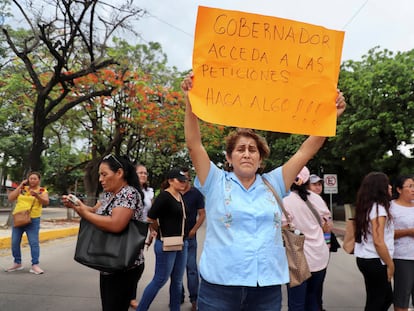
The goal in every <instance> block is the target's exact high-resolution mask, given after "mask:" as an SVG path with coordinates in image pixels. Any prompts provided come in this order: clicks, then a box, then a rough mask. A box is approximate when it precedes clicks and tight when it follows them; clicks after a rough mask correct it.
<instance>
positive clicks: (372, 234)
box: [354, 172, 394, 311]
mask: <svg viewBox="0 0 414 311" xmlns="http://www.w3.org/2000/svg"><path fill="white" fill-rule="evenodd" d="M391 189H392V188H391V185H390V183H389V179H388V177H387V175H385V174H384V173H381V172H371V173H369V174H368V175H366V176H365V177H364V179H363V180H362V183H361V186H360V187H359V190H358V193H357V200H356V204H355V206H356V207H355V250H354V255H355V257H356V262H357V266H358V269H359V270H360V271H361V273H362V275H363V277H364V281H365V290H366V302H365V311H387V310H388V308H389V307H390V305H391V304H392V299H393V293H392V286H391V279H392V278H393V275H394V262H393V260H392V256H393V253H394V224H393V221H392V217H391V214H390V200H391Z"/></svg>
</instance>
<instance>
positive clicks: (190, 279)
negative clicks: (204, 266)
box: [183, 237, 200, 302]
mask: <svg viewBox="0 0 414 311" xmlns="http://www.w3.org/2000/svg"><path fill="white" fill-rule="evenodd" d="M187 241H188V254H187V266H186V269H187V286H188V292H189V294H190V301H191V302H194V301H197V296H198V286H199V284H200V279H199V275H198V268H197V238H196V237H193V238H188V239H187ZM183 297H184V290H183Z"/></svg>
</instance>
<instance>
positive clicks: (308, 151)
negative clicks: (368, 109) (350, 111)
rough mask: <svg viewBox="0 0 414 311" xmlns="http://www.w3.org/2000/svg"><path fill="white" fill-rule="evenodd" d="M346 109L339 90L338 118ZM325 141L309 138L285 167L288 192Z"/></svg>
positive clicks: (284, 175) (284, 177)
mask: <svg viewBox="0 0 414 311" xmlns="http://www.w3.org/2000/svg"><path fill="white" fill-rule="evenodd" d="M345 107H346V102H345V98H344V96H343V94H342V92H340V91H339V90H338V96H337V98H336V113H337V116H338V117H339V116H341V115H342V113H343V112H344V111H345ZM325 140H326V137H320V136H309V137H308V138H307V139H306V140H305V141H304V142H303V144H302V145H301V146H300V147H299V150H298V151H297V152H296V153H295V154H294V155H293V156H292V157H291V158H290V159H289V160H288V161H287V162H286V163H285V164H284V165H283V167H282V173H283V181H284V182H285V186H286V191H288V190H289V188H290V186H291V185H292V183H293V182H294V180H295V178H296V176H297V175H298V173H299V172H300V171H301V169H302V168H303V167H304V166H305V165H306V163H308V162H309V160H310V159H312V158H313V156H314V155H315V154H316V153H317V152H318V151H319V149H320V148H321V147H322V146H323V144H324V142H325Z"/></svg>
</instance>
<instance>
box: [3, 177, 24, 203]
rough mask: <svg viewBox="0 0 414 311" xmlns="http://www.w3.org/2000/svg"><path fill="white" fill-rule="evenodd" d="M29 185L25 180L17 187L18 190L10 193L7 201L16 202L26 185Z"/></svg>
mask: <svg viewBox="0 0 414 311" xmlns="http://www.w3.org/2000/svg"><path fill="white" fill-rule="evenodd" d="M26 183H27V179H25V180H23V181H22V182H21V183H20V185H18V186H17V187H16V189H14V190H13V191H11V192H9V194H8V195H7V199H8V200H9V201H10V202H12V201H15V200H16V199H17V197H18V196H19V194H20V192H21V191H22V189H23V187H24V185H25V184H26Z"/></svg>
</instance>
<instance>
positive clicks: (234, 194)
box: [181, 76, 346, 311]
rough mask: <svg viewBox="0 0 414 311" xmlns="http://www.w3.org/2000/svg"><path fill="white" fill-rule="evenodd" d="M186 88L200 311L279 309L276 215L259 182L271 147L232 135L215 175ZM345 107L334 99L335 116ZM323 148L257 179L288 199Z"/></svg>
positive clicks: (316, 144) (283, 277)
mask: <svg viewBox="0 0 414 311" xmlns="http://www.w3.org/2000/svg"><path fill="white" fill-rule="evenodd" d="M192 86H193V83H192V76H188V77H187V78H186V79H184V81H183V82H182V85H181V87H182V89H183V91H184V92H185V93H186V114H185V122H184V128H185V138H186V143H187V147H188V150H189V153H190V156H191V159H192V162H193V165H194V167H195V170H196V173H197V178H196V180H195V186H196V187H197V188H199V189H200V191H201V192H202V193H203V194H204V195H205V198H206V202H205V209H206V218H207V224H208V225H207V231H206V238H205V242H204V248H203V252H202V255H201V260H200V276H201V283H200V290H199V296H198V300H197V304H198V310H200V311H215V310H221V311H235V310H244V311H253V310H254V311H262V310H263V311H265V310H281V301H282V293H281V284H285V283H288V282H289V274H288V265H287V259H286V255H285V249H284V247H283V242H282V235H281V226H282V222H281V221H282V215H281V210H280V208H279V206H278V205H277V203H276V201H275V200H274V197H273V195H272V192H271V191H270V189H269V188H268V187H267V186H266V185H265V184H264V182H263V179H262V175H260V172H261V171H262V168H263V161H264V160H265V159H266V158H267V157H268V156H269V146H268V145H267V143H266V141H265V139H264V138H263V137H261V136H259V135H258V134H256V133H255V132H254V131H253V130H249V129H238V130H236V131H234V132H233V133H231V134H230V135H229V136H228V137H227V139H226V161H227V163H226V168H225V170H222V169H220V168H218V167H217V166H216V165H215V164H214V163H212V162H211V161H210V158H209V156H208V154H207V152H206V150H205V149H204V146H203V144H202V139H201V134H200V129H199V124H198V118H197V116H196V115H195V114H194V113H193V111H192V107H191V103H190V101H189V98H188V94H187V93H188V91H189V90H190V89H191V88H192ZM334 104H335V103H332V105H334ZM345 105H346V104H345V99H344V97H343V95H342V93H340V92H339V93H338V96H337V99H336V106H337V115H338V116H339V115H341V114H342V113H343V111H344V110H345ZM324 141H325V137H317V136H310V137H309V138H308V139H306V141H305V142H304V143H303V144H302V146H301V147H300V148H299V150H298V151H297V152H296V153H295V154H294V155H293V156H292V158H290V159H289V160H288V161H287V162H286V163H285V164H284V165H283V166H281V167H277V168H275V169H273V170H270V171H269V172H268V173H265V174H263V176H264V177H266V179H267V180H268V181H269V182H270V183H271V185H272V186H273V187H274V188H275V190H276V191H277V192H278V194H279V195H280V197H284V196H286V193H287V192H288V191H289V187H290V185H291V184H292V183H293V182H294V180H295V178H296V176H297V175H298V173H299V172H300V170H301V169H302V168H303V167H304V166H305V165H306V163H307V162H308V161H309V160H310V159H311V158H312V157H313V156H314V155H315V154H316V152H317V151H318V150H319V149H320V148H321V147H322V145H323V143H324Z"/></svg>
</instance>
